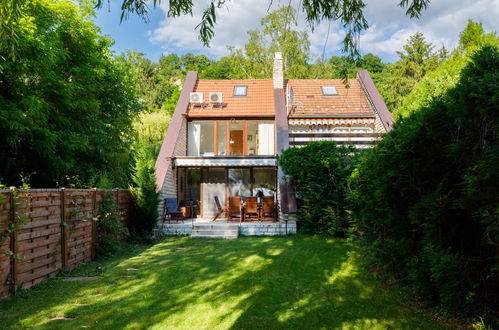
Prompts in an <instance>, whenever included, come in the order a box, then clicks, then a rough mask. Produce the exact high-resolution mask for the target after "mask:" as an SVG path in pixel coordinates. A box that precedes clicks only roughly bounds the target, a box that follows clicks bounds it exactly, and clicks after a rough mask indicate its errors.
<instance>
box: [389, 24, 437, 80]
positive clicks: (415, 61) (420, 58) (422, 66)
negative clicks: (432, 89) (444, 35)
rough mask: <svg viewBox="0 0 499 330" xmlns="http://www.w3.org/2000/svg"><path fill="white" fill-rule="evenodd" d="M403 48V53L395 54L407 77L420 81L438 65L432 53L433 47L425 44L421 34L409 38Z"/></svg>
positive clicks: (427, 43)
mask: <svg viewBox="0 0 499 330" xmlns="http://www.w3.org/2000/svg"><path fill="white" fill-rule="evenodd" d="M403 48H404V50H403V51H398V52H397V54H398V55H399V56H400V59H401V63H400V64H401V68H402V70H404V72H405V74H406V75H407V76H410V77H412V78H414V79H415V80H416V81H419V80H421V78H422V77H423V76H424V75H425V74H426V73H427V72H428V71H431V70H433V69H435V67H436V66H437V64H438V58H437V56H436V54H435V53H434V52H433V49H434V48H435V46H434V45H433V44H432V43H430V42H427V41H426V38H425V37H424V35H423V34H422V33H421V32H417V33H416V34H414V35H412V36H410V37H409V39H408V40H407V44H405V45H404V47H403Z"/></svg>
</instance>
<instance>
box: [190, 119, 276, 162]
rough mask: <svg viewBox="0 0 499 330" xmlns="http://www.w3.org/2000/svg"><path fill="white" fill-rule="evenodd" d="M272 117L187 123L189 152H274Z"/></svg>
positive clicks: (228, 153)
mask: <svg viewBox="0 0 499 330" xmlns="http://www.w3.org/2000/svg"><path fill="white" fill-rule="evenodd" d="M274 126H275V124H274V121H271V120H213V121H207V120H197V121H191V122H189V124H188V140H187V153H188V155H189V156H226V155H229V156H238V155H275V129H274Z"/></svg>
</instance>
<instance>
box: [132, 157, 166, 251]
mask: <svg viewBox="0 0 499 330" xmlns="http://www.w3.org/2000/svg"><path fill="white" fill-rule="evenodd" d="M133 181H134V183H135V185H136V186H135V187H131V188H130V191H131V193H132V196H133V197H134V200H135V212H134V217H133V219H134V220H133V222H132V236H133V237H132V238H133V239H135V240H138V241H145V242H147V241H150V239H151V234H152V230H153V229H154V228H155V227H156V223H157V221H158V198H159V194H158V193H157V192H156V180H155V170H154V159H151V157H147V155H146V154H145V153H143V152H140V151H138V152H137V153H136V164H135V173H134V174H133Z"/></svg>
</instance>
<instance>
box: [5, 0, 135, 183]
mask: <svg viewBox="0 0 499 330" xmlns="http://www.w3.org/2000/svg"><path fill="white" fill-rule="evenodd" d="M2 5H3V4H2ZM20 15H22V17H23V21H24V22H25V24H19V25H12V28H13V29H14V30H13V33H15V34H16V35H17V36H18V38H17V39H12V38H11V39H8V40H2V42H1V43H0V61H1V67H2V74H1V75H0V131H1V132H2V134H0V145H2V148H0V160H1V161H0V173H1V175H2V176H3V180H4V182H5V183H7V184H11V185H16V184H18V183H19V180H20V178H19V176H20V174H23V173H24V174H28V175H30V174H31V180H32V181H31V183H32V185H33V186H49V187H50V186H56V185H67V184H68V181H71V182H75V183H76V184H78V185H94V184H96V183H98V182H103V180H104V181H107V182H109V183H110V184H112V185H114V186H115V187H116V186H126V184H127V182H128V179H129V174H130V172H129V166H130V152H129V149H128V143H129V141H130V138H131V132H132V128H131V121H132V117H133V116H134V115H135V113H137V111H138V110H139V106H138V103H137V98H136V94H135V91H134V87H133V80H132V77H131V75H129V74H128V72H127V70H126V68H125V67H124V66H123V64H122V62H119V61H116V60H115V59H114V58H113V56H112V53H111V51H110V50H109V47H110V46H111V45H112V41H111V40H110V39H108V38H106V37H102V36H100V35H98V33H97V31H98V28H97V27H95V26H94V24H93V23H92V21H91V17H90V12H89V11H88V8H79V7H77V6H76V5H75V4H73V3H72V2H69V1H64V2H62V1H61V2H59V1H51V0H27V1H26V2H24V3H23V4H22V6H21V8H20ZM14 46H15V47H17V51H19V53H20V54H23V56H18V57H12V56H10V55H9V54H10V52H11V49H12V47H14Z"/></svg>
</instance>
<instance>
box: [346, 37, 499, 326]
mask: <svg viewBox="0 0 499 330" xmlns="http://www.w3.org/2000/svg"><path fill="white" fill-rule="evenodd" d="M498 69H499V49H498V47H497V46H486V47H484V48H482V49H481V50H480V51H478V52H476V53H474V55H473V56H472V57H471V61H470V62H469V63H468V64H467V65H466V67H465V68H464V69H463V70H462V72H461V74H460V78H459V80H458V82H457V84H456V85H455V87H453V88H451V89H449V90H448V91H447V92H446V93H445V94H444V95H441V96H436V97H435V98H434V99H433V100H431V101H430V102H428V103H427V106H425V107H423V108H421V109H418V110H417V111H414V112H412V113H411V114H410V115H409V116H408V117H407V118H406V119H404V120H401V121H399V122H398V123H397V124H396V126H395V128H394V129H393V131H391V132H390V133H389V134H387V135H385V137H384V139H383V140H382V141H381V142H379V144H378V145H377V147H376V148H374V149H373V150H371V151H370V152H369V153H368V154H367V155H366V157H364V158H363V159H362V161H361V162H360V165H359V167H358V170H357V171H356V172H355V173H354V175H353V181H354V183H355V189H354V191H353V192H352V194H351V200H352V202H353V203H354V206H355V207H354V211H355V216H356V218H357V219H358V220H357V227H358V230H359V232H360V235H361V237H362V239H363V242H364V243H365V248H366V251H370V253H372V255H373V256H374V257H375V260H376V261H377V263H378V265H379V266H381V267H383V268H385V269H387V270H389V271H391V272H393V273H394V274H396V275H397V276H400V277H401V278H404V279H405V281H407V282H408V283H409V284H411V285H412V286H414V287H415V288H416V289H417V290H418V291H419V292H420V294H422V295H423V296H424V298H426V299H428V300H429V301H432V302H434V303H438V304H442V305H443V306H446V307H447V308H450V309H453V310H458V311H460V312H461V313H463V314H466V313H473V311H474V312H475V313H483V314H485V315H483V316H488V317H491V315H493V314H494V313H495V316H496V317H497V306H499V301H498V300H497V299H498V297H499V287H498V283H499V280H498V277H497V276H498V269H499V264H498V261H499V255H498V251H499V250H498V249H497V247H498V246H499V225H498V216H499V214H498V213H497V210H498V209H499V190H498V185H497V182H499V172H498V167H497V164H498V163H499V145H498V143H497V141H498V130H499V122H498V119H499V113H498V109H499V108H498V107H497V104H498V100H499V70H498Z"/></svg>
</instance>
